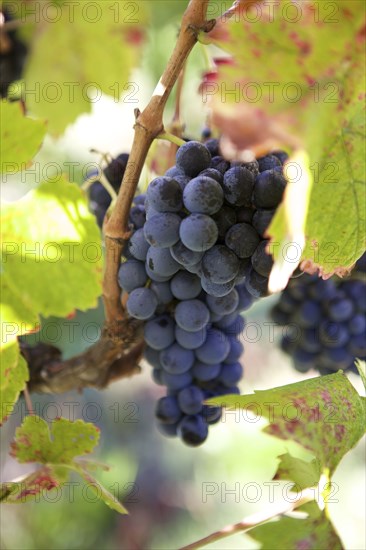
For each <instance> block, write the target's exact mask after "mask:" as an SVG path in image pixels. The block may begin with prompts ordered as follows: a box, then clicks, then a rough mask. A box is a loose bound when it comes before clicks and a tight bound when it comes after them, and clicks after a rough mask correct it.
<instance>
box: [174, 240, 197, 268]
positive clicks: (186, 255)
mask: <svg viewBox="0 0 366 550" xmlns="http://www.w3.org/2000/svg"><path fill="white" fill-rule="evenodd" d="M170 253H171V255H172V256H173V258H174V259H175V260H176V261H177V262H178V263H180V264H181V265H183V266H184V267H187V266H191V265H195V264H197V263H198V262H200V261H201V259H202V258H203V254H204V252H203V251H202V252H195V251H193V250H190V249H189V248H187V247H186V246H185V245H184V244H183V243H182V241H178V242H177V243H176V244H175V245H174V246H172V247H171V248H170Z"/></svg>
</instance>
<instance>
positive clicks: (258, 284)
mask: <svg viewBox="0 0 366 550" xmlns="http://www.w3.org/2000/svg"><path fill="white" fill-rule="evenodd" d="M245 288H246V289H247V291H248V292H249V293H250V294H251V295H252V296H254V298H263V297H264V296H268V278H267V277H263V275H260V274H259V273H257V272H256V271H255V269H251V270H250V271H249V273H248V276H247V277H246V279H245Z"/></svg>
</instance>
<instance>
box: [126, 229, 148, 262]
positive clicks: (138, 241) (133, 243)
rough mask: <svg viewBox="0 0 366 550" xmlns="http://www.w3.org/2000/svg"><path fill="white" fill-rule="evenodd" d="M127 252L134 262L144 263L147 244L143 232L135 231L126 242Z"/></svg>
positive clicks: (141, 230) (140, 230)
mask: <svg viewBox="0 0 366 550" xmlns="http://www.w3.org/2000/svg"><path fill="white" fill-rule="evenodd" d="M128 250H129V252H130V254H131V255H132V256H133V257H134V258H136V260H141V261H143V262H144V261H145V260H146V255H147V251H148V250H149V243H148V242H147V240H146V239H145V235H144V230H143V229H142V228H141V229H137V231H135V232H134V233H133V234H132V235H131V237H130V240H129V241H128Z"/></svg>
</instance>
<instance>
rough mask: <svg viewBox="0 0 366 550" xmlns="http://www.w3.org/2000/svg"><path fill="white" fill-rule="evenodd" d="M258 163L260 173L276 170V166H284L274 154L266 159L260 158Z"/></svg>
mask: <svg viewBox="0 0 366 550" xmlns="http://www.w3.org/2000/svg"><path fill="white" fill-rule="evenodd" d="M257 162H258V167H259V171H260V172H264V171H266V170H271V169H272V168H276V166H281V165H282V164H281V161H280V159H279V158H277V157H276V156H275V155H272V154H271V155H266V156H265V157H260V158H258V159H257Z"/></svg>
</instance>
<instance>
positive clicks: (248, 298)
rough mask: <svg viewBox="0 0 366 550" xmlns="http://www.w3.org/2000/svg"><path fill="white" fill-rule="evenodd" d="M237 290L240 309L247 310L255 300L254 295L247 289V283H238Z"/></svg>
mask: <svg viewBox="0 0 366 550" xmlns="http://www.w3.org/2000/svg"><path fill="white" fill-rule="evenodd" d="M236 292H237V293H238V296H239V303H238V311H246V310H247V309H249V308H250V307H251V306H252V304H253V302H254V298H253V296H252V295H251V294H250V292H248V291H247V289H246V288H245V284H241V285H238V286H237V287H236Z"/></svg>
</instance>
